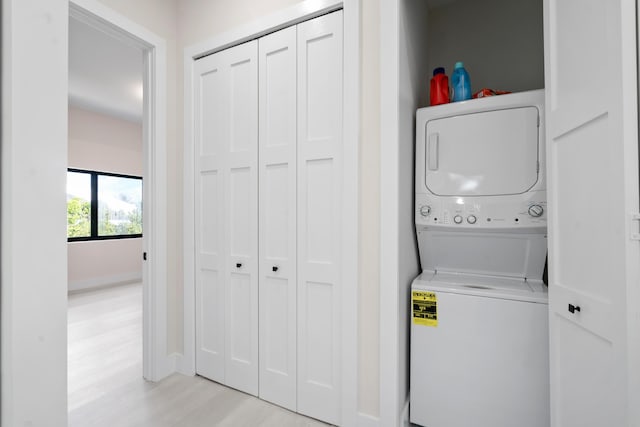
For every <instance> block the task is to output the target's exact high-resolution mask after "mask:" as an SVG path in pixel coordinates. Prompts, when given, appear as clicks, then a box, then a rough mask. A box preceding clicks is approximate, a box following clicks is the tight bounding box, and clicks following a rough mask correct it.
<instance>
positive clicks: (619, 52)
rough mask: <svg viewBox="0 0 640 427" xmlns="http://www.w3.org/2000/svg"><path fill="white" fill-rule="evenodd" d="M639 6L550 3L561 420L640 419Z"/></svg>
mask: <svg viewBox="0 0 640 427" xmlns="http://www.w3.org/2000/svg"><path fill="white" fill-rule="evenodd" d="M635 3H636V2H635V1H633V0H573V1H570V0H546V3H545V75H546V89H547V91H546V93H547V101H546V102H547V107H546V111H547V141H548V143H547V144H548V162H547V166H548V178H549V181H548V182H549V208H550V212H549V263H550V264H549V267H550V268H549V272H550V284H549V302H550V322H549V324H550V352H551V359H550V368H551V424H552V426H556V427H578V426H579V427H590V426H593V427H601V426H631V425H638V423H640V420H638V419H637V418H638V417H637V415H638V414H637V412H638V411H637V409H636V408H637V407H638V406H637V405H638V402H637V401H636V400H637V393H638V385H639V382H638V367H637V365H638V360H634V359H636V358H637V356H638V354H637V348H638V328H639V325H638V319H637V313H638V304H639V303H638V289H637V288H638V283H639V282H640V277H639V273H638V268H639V267H638V265H639V264H640V250H639V246H640V242H639V241H638V239H639V237H638V221H637V214H638V209H639V208H638V191H639V190H638V134H637V126H638V119H637V102H638V99H637V84H636V82H637V65H636V49H637V48H636V16H637V15H636V4H635ZM634 355H635V356H634ZM634 393H635V395H634ZM634 396H635V397H634Z"/></svg>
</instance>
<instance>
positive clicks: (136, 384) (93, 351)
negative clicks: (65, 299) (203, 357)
mask: <svg viewBox="0 0 640 427" xmlns="http://www.w3.org/2000/svg"><path fill="white" fill-rule="evenodd" d="M68 328H69V329H68V337H69V356H68V358H69V364H68V369H69V373H68V378H69V381H68V387H69V426H70V427H133V426H136V427H146V426H149V427H174V426H175V427H178V426H180V427H205V426H207V427H209V426H229V427H243V426H247V427H249V426H251V427H254V426H264V427H267V426H274V427H276V426H278V427H286V426H292V427H293V426H299V427H303V426H305V427H307V426H309V427H312V426H313V427H315V426H326V424H324V423H321V422H319V421H317V420H314V419H311V418H307V417H304V416H301V415H298V414H295V413H293V412H290V411H287V410H285V409H282V408H280V407H278V406H275V405H272V404H269V403H267V402H264V401H262V400H259V399H257V398H255V397H253V396H249V395H247V394H245V393H241V392H239V391H236V390H233V389H230V388H227V387H224V386H222V385H220V384H218V383H215V382H212V381H209V380H206V379H204V378H202V377H187V376H183V375H180V374H174V375H172V376H170V377H168V378H166V379H164V380H163V381H161V382H159V383H151V382H147V381H145V380H144V379H143V378H142V285H141V284H140V283H136V284H129V285H122V286H117V287H112V288H105V289H99V290H93V291H88V292H82V293H75V294H72V295H70V296H69V312H68Z"/></svg>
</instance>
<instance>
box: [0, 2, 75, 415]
mask: <svg viewBox="0 0 640 427" xmlns="http://www.w3.org/2000/svg"><path fill="white" fill-rule="evenodd" d="M67 8H68V5H67V2H66V1H51V0H30V1H24V0H2V167H1V171H2V172H1V173H2V179H1V185H2V215H1V217H2V219H1V227H2V229H1V235H2V252H1V253H2V268H1V270H2V273H1V286H2V297H1V300H2V302H1V304H2V306H1V311H2V322H1V323H2V344H1V347H2V360H1V375H0V378H1V383H2V393H1V394H2V408H1V413H2V415H1V423H2V425H3V426H7V427H9V426H33V427H37V426H41V427H46V426H56V427H58V426H66V425H67V370H66V367H67V352H66V348H67V345H66V343H67V318H66V305H67V274H66V270H67V259H66V258H67V251H66V226H65V224H66V222H65V217H66V208H65V193H66V191H65V187H66V165H67V54H68V49H67V25H68V24H67V23H68V19H69V16H68V9H67Z"/></svg>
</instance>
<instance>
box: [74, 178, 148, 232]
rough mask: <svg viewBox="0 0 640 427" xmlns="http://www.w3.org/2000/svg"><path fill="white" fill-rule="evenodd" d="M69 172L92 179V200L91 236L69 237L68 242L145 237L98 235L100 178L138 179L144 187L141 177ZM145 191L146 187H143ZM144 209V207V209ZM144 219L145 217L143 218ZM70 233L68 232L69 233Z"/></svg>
mask: <svg viewBox="0 0 640 427" xmlns="http://www.w3.org/2000/svg"><path fill="white" fill-rule="evenodd" d="M68 172H75V173H85V174H87V175H89V176H90V177H91V200H90V215H89V221H90V235H89V236H81V237H68V236H67V242H88V241H94V240H120V239H139V238H141V237H142V236H143V233H137V234H116V235H111V236H100V235H98V177H99V176H109V177H115V178H128V179H137V180H140V184H141V186H144V182H143V178H142V177H141V176H136V175H125V174H119V173H112V172H99V171H95V170H88V169H78V168H67V173H68ZM143 191H144V187H143ZM143 209H144V207H143ZM67 214H68V212H67ZM143 218H144V216H143ZM143 232H144V223H143ZM67 233H68V231H67Z"/></svg>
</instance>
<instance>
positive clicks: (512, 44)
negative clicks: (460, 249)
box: [381, 0, 640, 426]
mask: <svg viewBox="0 0 640 427" xmlns="http://www.w3.org/2000/svg"><path fill="white" fill-rule="evenodd" d="M399 15H400V16H399V24H398V31H399V49H398V54H399V57H398V61H399V69H398V72H397V75H398V82H399V88H398V94H397V96H398V104H397V110H398V112H399V115H398V118H397V135H398V140H399V144H398V146H397V147H393V148H392V149H391V148H388V150H389V153H393V154H394V155H395V156H397V157H394V156H393V155H385V148H384V141H385V135H383V159H385V158H391V159H394V158H397V161H398V167H397V173H396V174H385V171H386V170H395V169H393V168H394V166H393V165H392V164H388V166H387V165H386V164H385V162H384V160H383V167H382V177H381V178H382V181H383V182H391V184H390V185H391V186H393V185H394V184H397V186H396V187H395V188H396V190H395V191H396V193H393V194H397V200H399V206H398V207H397V208H396V209H395V211H396V212H395V215H397V218H398V223H397V225H395V226H393V224H392V225H391V226H390V225H389V223H388V222H387V223H384V222H383V223H381V227H382V236H383V241H382V248H383V249H382V250H383V254H382V257H381V258H382V259H385V258H389V257H393V256H395V257H397V265H398V272H397V273H396V274H397V276H396V277H398V289H397V290H395V291H396V292H397V294H395V295H394V294H393V291H394V290H389V289H385V288H384V287H381V300H382V301H384V300H386V299H391V298H392V297H393V298H397V300H398V301H400V304H399V307H400V308H399V309H398V311H397V313H398V317H399V319H400V320H399V323H398V325H397V333H398V335H399V337H400V341H399V344H398V345H399V351H400V354H401V356H400V358H399V360H398V362H397V363H398V366H397V370H398V372H399V376H398V381H399V383H400V388H401V390H402V389H403V388H404V389H406V390H407V393H411V390H409V384H408V382H409V378H408V376H404V375H403V372H406V370H407V365H408V362H407V358H405V357H403V356H404V354H405V353H404V351H409V348H410V343H409V342H408V338H405V337H407V335H408V333H407V331H408V328H410V322H411V313H410V309H411V305H410V304H409V301H410V298H411V296H410V295H411V294H410V284H411V281H412V280H413V278H415V277H416V276H417V275H418V274H419V273H420V272H421V266H420V262H419V259H418V249H417V241H416V234H415V233H416V230H415V227H414V222H413V219H414V217H415V214H416V212H415V210H414V209H415V206H414V188H415V187H414V179H415V176H414V174H413V172H414V170H413V168H409V167H408V165H413V164H414V162H415V160H416V159H415V157H414V156H415V152H414V150H413V148H414V144H415V131H414V129H415V112H416V110H417V109H418V108H420V107H425V106H427V105H428V89H427V85H428V79H429V78H430V77H431V73H432V71H433V69H434V68H436V67H441V66H443V67H446V72H447V74H448V75H449V76H450V75H451V71H452V67H453V65H454V63H455V62H456V61H464V65H465V68H466V69H467V70H468V71H469V74H470V77H471V83H472V89H473V92H476V91H478V90H480V89H482V88H489V89H497V90H507V91H512V92H522V91H525V90H531V89H541V88H545V98H546V99H545V110H546V111H545V114H544V118H543V119H544V120H545V124H546V127H547V130H546V145H547V155H546V160H547V165H546V171H547V191H548V211H547V213H548V215H549V216H548V236H547V237H548V256H549V273H548V274H549V368H550V373H549V378H550V422H551V425H553V426H598V425H627V422H628V420H632V419H634V418H633V417H634V416H635V415H637V414H634V410H632V409H630V408H631V407H633V404H632V403H631V402H632V400H633V399H632V397H633V396H635V395H637V394H634V393H635V392H634V391H633V390H635V388H634V387H635V386H637V383H636V382H634V381H636V379H637V378H638V376H637V375H635V374H637V369H636V368H635V367H634V366H633V364H632V362H631V361H632V360H634V359H637V357H638V355H639V349H638V346H637V345H636V342H637V339H638V332H639V330H640V328H639V325H638V322H637V318H636V316H637V312H638V307H637V306H638V304H637V301H638V290H637V289H636V287H637V286H636V284H637V282H638V270H639V269H638V264H639V263H638V261H637V259H638V247H637V245H638V242H637V239H638V237H637V236H638V234H637V233H638V232H637V229H638V217H639V216H638V212H637V211H638V199H639V195H638V165H637V158H638V155H637V152H638V138H637V76H638V73H637V66H636V64H635V58H636V57H637V44H636V25H635V23H636V18H637V10H636V5H635V2H633V1H608V0H607V1H604V0H600V1H598V0H594V1H589V2H582V1H554V0H548V1H542V0H540V1H495V0H494V1H470V0H458V1H428V0H426V1H411V0H407V1H402V2H400V7H399ZM383 61H384V58H383ZM383 71H384V67H383ZM389 75H393V70H391V71H389V72H388V73H386V74H385V72H383V74H382V79H383V80H384V79H385V77H388V76H389ZM391 95H393V93H391ZM467 102H469V103H473V102H474V101H473V100H472V101H467ZM382 103H383V120H384V116H385V113H384V105H385V99H384V96H383V100H382ZM393 108H394V105H390V109H389V110H388V111H393ZM435 108H437V107H435ZM392 123H393V124H395V123H396V122H392ZM383 129H384V128H383ZM496 131H498V130H496ZM389 153H387V154H389ZM461 154H465V153H461ZM466 154H468V153H466ZM407 169H408V170H407ZM394 180H395V181H394ZM600 196H603V197H604V198H605V199H606V201H603V200H601V199H599V197H600ZM388 202H389V199H385V197H384V196H383V198H382V202H381V205H382V206H383V208H382V209H383V217H386V218H393V216H389V215H385V213H384V212H385V208H384V206H385V204H386V203H388ZM388 209H389V210H392V209H393V208H388ZM452 224H453V222H452ZM385 227H393V228H391V229H390V230H388V231H385ZM394 233H395V234H396V236H399V243H398V248H397V253H394V252H392V249H390V250H389V252H385V242H386V243H389V242H392V241H393V235H394ZM385 236H389V240H385ZM397 238H398V237H396V239H397ZM381 275H382V279H381V280H382V282H383V283H385V282H386V283H388V282H389V281H390V280H392V279H391V276H390V275H385V271H381ZM631 295H633V296H634V301H635V302H633V303H631V302H630V301H631V300H630V299H629V296H631ZM403 303H405V304H404V306H403ZM381 312H382V318H383V319H392V318H393V317H394V314H395V312H394V311H393V309H389V311H386V309H385V305H384V304H383V306H382V308H381ZM385 314H388V315H389V317H388V318H387V317H385ZM505 317H506V318H505V319H504V322H505V324H506V323H508V322H509V321H510V319H509V318H508V316H505ZM478 321H479V322H481V319H479V320H478ZM525 333H526V331H523V334H525ZM630 337H633V339H631V338H630ZM468 351H469V352H473V351H474V349H473V348H469V349H468ZM383 353H384V350H383ZM381 359H383V360H391V359H392V357H391V356H390V357H389V358H386V359H385V357H384V354H383V356H382V357H381ZM630 373H631V374H634V376H633V377H631V376H630V375H629V374H630ZM410 375H411V374H410ZM386 378H391V377H385V376H384V375H383V377H382V379H381V388H382V389H384V388H385V387H388V386H390V385H392V384H393V383H392V382H385V380H386ZM405 381H406V382H405ZM453 394H454V396H452V401H455V392H453ZM594 408H598V409H594ZM397 410H398V412H399V413H401V414H402V413H406V412H405V411H407V410H406V409H404V411H403V409H402V407H399V408H398V409H397ZM450 410H451V411H455V410H458V409H456V408H455V405H453V406H452V407H451V408H450ZM459 410H463V408H460V409H459ZM516 424H517V422H516Z"/></svg>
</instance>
